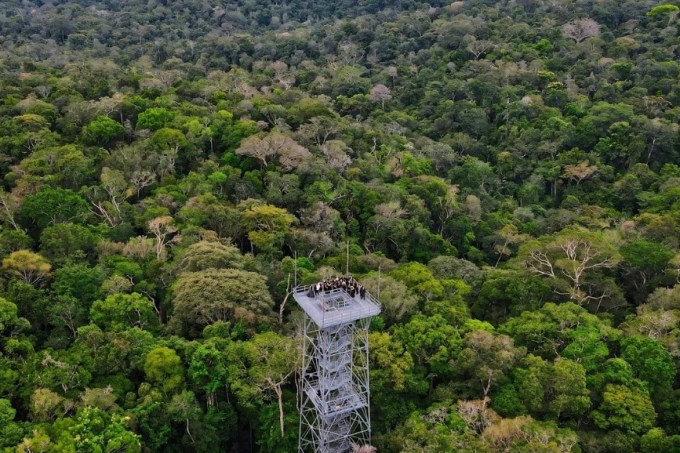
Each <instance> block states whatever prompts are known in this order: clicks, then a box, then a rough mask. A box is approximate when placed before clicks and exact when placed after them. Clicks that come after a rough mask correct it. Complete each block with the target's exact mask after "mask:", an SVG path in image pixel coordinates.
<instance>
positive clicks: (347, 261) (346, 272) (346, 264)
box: [345, 241, 349, 275]
mask: <svg viewBox="0 0 680 453" xmlns="http://www.w3.org/2000/svg"><path fill="white" fill-rule="evenodd" d="M345 275H349V241H347V258H346V259H345Z"/></svg>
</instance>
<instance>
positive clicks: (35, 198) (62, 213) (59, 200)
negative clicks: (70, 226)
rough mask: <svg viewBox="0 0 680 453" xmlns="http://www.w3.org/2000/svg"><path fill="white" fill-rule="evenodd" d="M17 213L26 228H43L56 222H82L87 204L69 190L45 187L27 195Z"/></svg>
mask: <svg viewBox="0 0 680 453" xmlns="http://www.w3.org/2000/svg"><path fill="white" fill-rule="evenodd" d="M18 215H19V218H20V219H21V223H22V225H24V226H25V227H26V228H29V229H33V228H35V229H38V230H43V229H44V228H45V227H47V226H48V225H55V224H57V223H64V222H73V223H81V222H83V221H84V220H85V219H86V218H87V215H88V205H87V202H86V201H85V200H84V199H83V198H82V197H81V196H80V195H78V194H76V193H74V192H73V191H71V190H68V189H52V188H49V187H46V188H44V189H42V190H41V191H40V192H38V193H36V194H35V195H29V196H27V197H26V198H25V199H24V202H23V204H22V205H21V208H20V209H19V213H18Z"/></svg>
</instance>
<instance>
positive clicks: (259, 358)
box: [227, 332, 299, 437]
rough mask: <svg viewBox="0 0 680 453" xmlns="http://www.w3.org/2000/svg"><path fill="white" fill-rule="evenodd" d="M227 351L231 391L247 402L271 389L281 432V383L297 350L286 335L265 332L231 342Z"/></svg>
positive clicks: (291, 370) (294, 362)
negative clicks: (274, 396)
mask: <svg viewBox="0 0 680 453" xmlns="http://www.w3.org/2000/svg"><path fill="white" fill-rule="evenodd" d="M227 353H228V354H229V358H230V360H229V365H228V368H227V370H228V374H229V381H230V383H231V387H232V389H233V391H234V393H235V394H236V395H237V396H238V397H239V398H240V399H241V404H243V405H244V406H248V405H250V404H252V402H253V401H254V400H257V399H261V398H264V399H267V398H268V396H267V395H268V393H269V392H273V393H274V394H275V395H276V399H277V402H278V405H279V428H280V431H281V437H283V436H284V435H285V426H284V422H285V414H284V411H283V409H284V406H283V385H284V384H285V383H286V381H287V380H288V379H289V377H290V376H291V375H292V374H293V373H294V372H295V371H296V369H297V367H298V361H299V351H298V348H297V347H296V343H295V341H293V339H292V338H290V337H284V336H280V335H277V334H275V333H273V332H267V333H262V334H258V335H255V336H254V337H253V338H252V339H251V340H249V341H245V342H239V343H233V344H232V345H231V348H230V349H229V350H228V352H227Z"/></svg>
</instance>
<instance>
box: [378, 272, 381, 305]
mask: <svg viewBox="0 0 680 453" xmlns="http://www.w3.org/2000/svg"><path fill="white" fill-rule="evenodd" d="M381 269H382V264H378V300H380V270H381Z"/></svg>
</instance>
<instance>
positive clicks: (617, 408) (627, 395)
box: [591, 384, 656, 434]
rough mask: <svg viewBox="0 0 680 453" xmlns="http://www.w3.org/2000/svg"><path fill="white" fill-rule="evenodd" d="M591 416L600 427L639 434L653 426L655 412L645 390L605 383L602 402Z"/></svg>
mask: <svg viewBox="0 0 680 453" xmlns="http://www.w3.org/2000/svg"><path fill="white" fill-rule="evenodd" d="M591 417H592V419H593V421H594V422H595V425H596V426H597V427H598V428H600V429H604V430H606V429H623V430H630V431H633V432H635V433H638V434H641V433H644V432H646V431H647V430H648V429H650V428H651V427H652V426H654V420H655V419H656V412H655V411H654V405H653V404H652V401H651V400H650V399H649V394H648V393H647V391H646V390H644V389H641V388H636V387H626V386H624V385H616V384H607V387H606V388H605V391H604V393H603V395H602V404H600V406H599V407H598V409H597V410H596V411H593V413H592V414H591Z"/></svg>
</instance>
